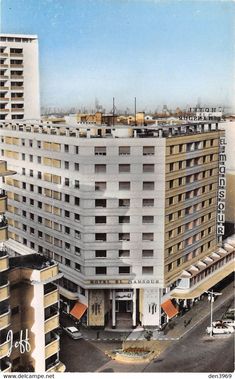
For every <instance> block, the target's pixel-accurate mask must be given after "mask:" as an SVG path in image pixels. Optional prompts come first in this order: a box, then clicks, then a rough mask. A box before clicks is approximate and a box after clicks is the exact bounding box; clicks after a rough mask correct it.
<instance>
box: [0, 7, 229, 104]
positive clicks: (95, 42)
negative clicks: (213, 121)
mask: <svg viewBox="0 0 235 379" xmlns="http://www.w3.org/2000/svg"><path fill="white" fill-rule="evenodd" d="M234 4H235V3H233V2H231V1H218V2H217V1H215V0H211V1H210V0H209V1H195V0H194V1H176V0H175V1H167V0H164V1H163V0H162V1H156V0H152V1H151V0H109V1H108V0H1V32H2V33H4V32H5V33H25V34H37V35H38V37H39V48H40V83H41V103H42V105H43V106H51V107H52V106H55V107H62V106H76V107H81V106H87V107H88V108H89V107H94V103H95V98H98V99H99V102H100V103H101V104H103V106H104V107H105V108H106V110H107V111H109V110H110V109H111V108H112V97H113V96H114V97H115V101H116V106H117V108H122V109H125V108H126V107H129V108H130V109H132V108H133V99H134V97H135V96H136V97H137V105H138V110H143V109H152V110H154V109H156V108H161V106H162V105H163V104H168V105H169V106H173V107H174V106H176V105H179V106H186V105H187V104H188V105H190V106H191V105H195V103H196V102H197V100H198V98H200V100H201V102H202V103H205V104H208V105H218V104H225V105H231V104H232V100H233V99H232V96H233V95H232V94H233V92H234V63H233V62H234V21H233V18H234V10H235V7H234ZM232 87H233V88H232Z"/></svg>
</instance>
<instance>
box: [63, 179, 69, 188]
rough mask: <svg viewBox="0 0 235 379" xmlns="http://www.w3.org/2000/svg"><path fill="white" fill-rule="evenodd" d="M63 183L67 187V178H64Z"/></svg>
mask: <svg viewBox="0 0 235 379" xmlns="http://www.w3.org/2000/svg"><path fill="white" fill-rule="evenodd" d="M64 185H65V186H66V187H69V178H64Z"/></svg>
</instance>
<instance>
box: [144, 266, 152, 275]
mask: <svg viewBox="0 0 235 379" xmlns="http://www.w3.org/2000/svg"><path fill="white" fill-rule="evenodd" d="M142 274H143V275H152V274H153V266H143V267H142Z"/></svg>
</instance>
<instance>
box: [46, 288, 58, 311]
mask: <svg viewBox="0 0 235 379" xmlns="http://www.w3.org/2000/svg"><path fill="white" fill-rule="evenodd" d="M49 284H50V286H49V287H47V288H46V289H45V290H44V308H47V307H49V306H50V305H53V304H55V303H57V302H58V301H59V291H58V288H57V287H56V286H55V285H54V284H52V283H49Z"/></svg>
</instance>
